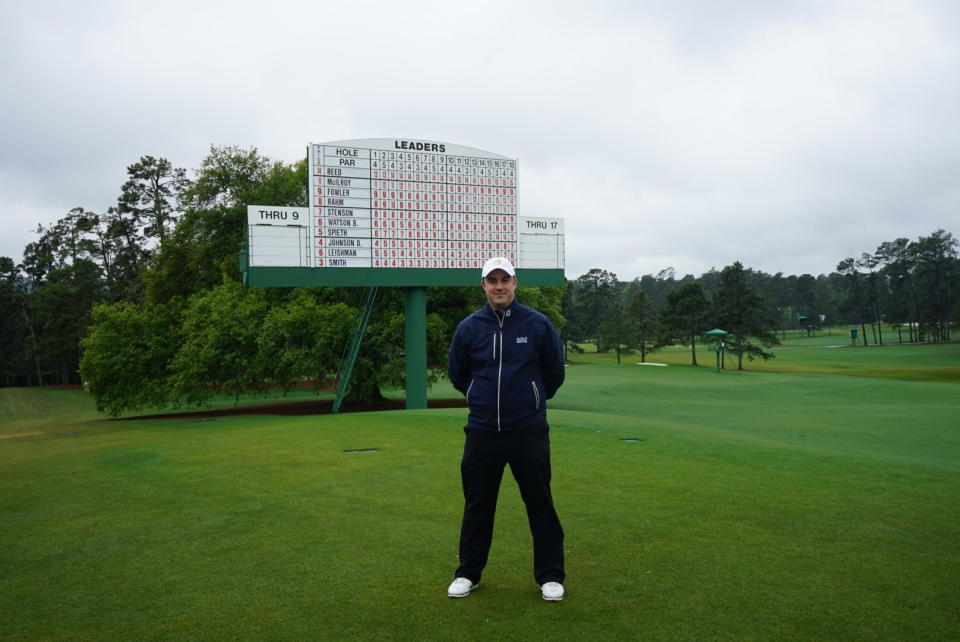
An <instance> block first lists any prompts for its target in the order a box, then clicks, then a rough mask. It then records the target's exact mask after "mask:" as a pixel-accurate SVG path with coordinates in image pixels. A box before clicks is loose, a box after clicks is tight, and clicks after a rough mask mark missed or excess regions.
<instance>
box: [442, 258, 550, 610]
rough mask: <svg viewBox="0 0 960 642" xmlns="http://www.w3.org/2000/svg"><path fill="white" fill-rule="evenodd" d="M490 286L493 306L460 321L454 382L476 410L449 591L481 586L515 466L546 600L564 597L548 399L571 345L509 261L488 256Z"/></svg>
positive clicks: (463, 469)
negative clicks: (526, 298)
mask: <svg viewBox="0 0 960 642" xmlns="http://www.w3.org/2000/svg"><path fill="white" fill-rule="evenodd" d="M481 285H482V286H483V291H484V292H485V293H486V295H487V304H486V305H484V306H483V307H482V308H481V309H479V310H477V311H476V312H474V313H473V314H471V315H470V316H468V317H467V318H466V319H464V320H463V321H461V322H460V325H459V326H458V327H457V331H456V333H455V334H454V336H453V342H452V343H451V344H450V361H449V372H450V381H452V382H453V385H454V387H455V388H456V389H457V390H459V391H460V392H462V393H463V394H464V395H465V396H466V398H467V405H468V406H469V408H470V410H469V414H468V417H467V425H466V427H465V428H464V432H465V433H466V435H467V438H466V442H465V443H464V446H463V459H462V460H461V462H460V475H461V479H462V481H463V497H464V500H465V502H464V507H463V523H462V525H461V527H460V567H459V568H458V569H457V570H456V573H454V578H455V579H454V580H453V583H452V584H450V587H449V588H448V589H447V595H449V596H450V597H466V596H467V595H469V594H470V591H472V590H473V589H474V588H476V587H477V585H478V584H479V582H480V575H481V574H482V573H483V569H484V567H485V566H486V564H487V555H488V554H489V552H490V543H491V539H492V537H493V518H494V513H495V512H496V509H497V494H498V493H499V491H500V480H501V478H502V477H503V469H504V467H505V466H506V465H507V464H509V465H510V471H511V472H512V473H513V477H514V479H516V480H517V485H518V486H519V487H520V495H521V497H522V498H523V503H524V504H525V505H526V507H527V518H528V520H529V522H530V532H531V533H532V534H533V576H534V579H536V581H537V583H538V584H539V585H540V588H541V595H542V596H543V599H545V600H548V601H551V602H555V601H558V600H562V599H563V580H564V567H563V528H562V527H561V526H560V519H559V518H558V517H557V512H556V510H555V509H554V507H553V497H552V495H551V493H550V438H549V427H548V426H547V408H546V400H547V399H550V398H551V397H553V395H554V393H555V392H556V391H557V389H558V388H559V387H560V385H561V384H562V383H563V376H564V372H563V343H562V342H561V340H560V335H559V334H557V331H556V330H555V329H554V327H553V325H552V324H551V323H550V321H549V320H548V319H547V317H545V316H544V315H542V314H540V313H539V312H537V311H536V310H533V309H531V308H528V307H526V306H523V305H520V304H519V303H518V302H517V300H516V298H515V296H514V291H515V290H516V287H517V279H516V273H515V271H514V268H513V264H511V263H510V261H509V260H508V259H506V258H503V257H495V258H492V259H490V260H488V261H487V262H486V264H485V265H484V266H483V272H482V274H481Z"/></svg>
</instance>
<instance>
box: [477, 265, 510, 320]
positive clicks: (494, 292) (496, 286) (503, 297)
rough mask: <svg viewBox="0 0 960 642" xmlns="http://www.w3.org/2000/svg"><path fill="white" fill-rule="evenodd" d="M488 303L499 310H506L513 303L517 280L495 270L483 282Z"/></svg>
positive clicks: (501, 271)
mask: <svg viewBox="0 0 960 642" xmlns="http://www.w3.org/2000/svg"><path fill="white" fill-rule="evenodd" d="M481 283H482V284H483V291H484V292H486V293H487V301H489V302H490V305H492V306H493V307H494V308H495V309H497V310H506V309H507V307H508V306H509V305H510V304H511V303H513V297H514V294H513V291H514V290H516V289H517V279H516V278H514V277H512V276H510V275H509V274H507V273H506V272H504V271H503V270H494V271H493V272H491V273H490V274H488V275H487V276H485V277H483V280H482V281H481Z"/></svg>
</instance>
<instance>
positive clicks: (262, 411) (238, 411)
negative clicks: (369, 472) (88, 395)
mask: <svg viewBox="0 0 960 642" xmlns="http://www.w3.org/2000/svg"><path fill="white" fill-rule="evenodd" d="M427 406H428V407H429V408H466V407H467V403H466V400H465V399H430V400H429V401H428V402H427ZM405 408H406V401H404V400H403V399H382V400H380V401H376V402H370V403H358V402H350V401H345V402H343V404H341V406H340V412H342V413H343V412H375V411H382V410H404V409H405ZM332 411H333V400H332V399H316V400H309V401H288V402H283V403H268V404H258V405H255V406H235V407H233V408H217V409H214V410H188V411H184V412H174V413H167V414H162V415H139V416H137V417H122V418H119V419H108V420H107V421H131V420H139V419H201V418H203V419H205V418H210V417H231V416H234V415H286V416H296V415H329V414H331V413H332Z"/></svg>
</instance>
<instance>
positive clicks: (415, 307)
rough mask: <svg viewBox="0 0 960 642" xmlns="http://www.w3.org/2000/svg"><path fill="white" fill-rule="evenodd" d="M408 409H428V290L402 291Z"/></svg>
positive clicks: (414, 288)
mask: <svg viewBox="0 0 960 642" xmlns="http://www.w3.org/2000/svg"><path fill="white" fill-rule="evenodd" d="M404 314H405V318H404V342H405V349H406V356H405V358H404V361H405V381H406V392H407V405H406V408H407V410H417V409H421V408H426V407H427V288H426V287H408V288H404Z"/></svg>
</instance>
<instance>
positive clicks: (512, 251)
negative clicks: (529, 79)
mask: <svg viewBox="0 0 960 642" xmlns="http://www.w3.org/2000/svg"><path fill="white" fill-rule="evenodd" d="M308 156H309V174H310V192H311V202H310V213H311V216H310V234H309V236H310V238H311V239H312V242H311V244H312V247H311V250H310V257H311V258H310V266H312V267H318V268H322V267H340V268H352V267H365V268H371V267H372V268H480V267H481V266H482V265H483V262H484V261H485V260H486V259H487V258H489V257H491V256H506V257H507V258H509V259H510V260H512V261H515V262H518V263H517V266H518V267H525V266H524V265H523V260H522V259H523V256H522V253H519V251H518V243H519V240H520V239H519V235H520V233H521V230H520V227H519V225H518V217H517V187H518V186H517V161H516V160H515V159H512V158H508V157H506V156H500V155H498V154H491V153H489V152H485V151H483V150H479V149H474V148H472V147H464V146H461V145H452V144H449V143H439V142H434V141H411V140H401V139H392V138H389V139H387V138H383V139H378V138H369V139H360V140H343V141H336V142H330V143H320V144H311V145H310V147H309V150H308ZM561 234H562V230H561ZM554 245H556V243H554ZM561 256H562V252H561ZM518 260H519V261H518ZM526 267H534V266H533V265H530V266H526ZM550 267H551V268H556V267H561V268H562V258H561V263H560V265H559V266H558V265H556V264H553V265H551V266H550Z"/></svg>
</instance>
